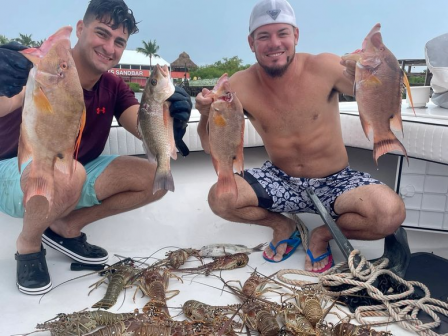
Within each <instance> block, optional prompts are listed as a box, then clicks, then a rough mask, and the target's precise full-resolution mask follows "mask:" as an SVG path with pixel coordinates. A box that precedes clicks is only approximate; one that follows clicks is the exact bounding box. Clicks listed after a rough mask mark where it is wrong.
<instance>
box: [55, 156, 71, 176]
mask: <svg viewBox="0 0 448 336" xmlns="http://www.w3.org/2000/svg"><path fill="white" fill-rule="evenodd" d="M61 157H62V158H59V157H56V159H55V162H54V168H55V169H57V170H59V171H60V172H61V173H63V174H66V175H69V176H70V177H72V174H73V172H74V170H75V164H74V160H73V152H70V151H69V152H65V153H64V154H63V155H62V156H61Z"/></svg>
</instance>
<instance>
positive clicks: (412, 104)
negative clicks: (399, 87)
mask: <svg viewBox="0 0 448 336" xmlns="http://www.w3.org/2000/svg"><path fill="white" fill-rule="evenodd" d="M403 83H404V85H405V86H406V93H407V95H408V97H409V101H410V102H411V106H412V111H414V116H417V114H416V113H415V109H414V102H413V100H412V94H411V85H410V84H409V80H408V76H406V72H405V71H404V70H403Z"/></svg>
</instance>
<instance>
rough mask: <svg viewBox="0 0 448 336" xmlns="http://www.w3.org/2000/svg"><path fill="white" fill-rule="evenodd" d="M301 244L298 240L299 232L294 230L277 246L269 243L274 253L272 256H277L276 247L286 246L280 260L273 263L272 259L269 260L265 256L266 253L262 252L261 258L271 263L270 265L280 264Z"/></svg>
mask: <svg viewBox="0 0 448 336" xmlns="http://www.w3.org/2000/svg"><path fill="white" fill-rule="evenodd" d="M301 242H302V239H301V238H300V232H299V231H298V230H295V231H294V232H293V233H292V235H291V236H290V237H289V238H288V239H283V240H280V241H279V242H278V243H277V245H275V246H274V244H272V242H270V243H269V247H270V248H271V250H272V251H273V252H274V256H275V255H276V254H277V247H278V246H279V245H280V244H284V243H286V244H288V246H287V247H286V251H285V254H284V255H283V258H282V260H280V261H275V260H274V259H271V258H269V257H268V256H267V255H266V252H263V258H264V260H266V261H269V262H272V263H278V262H281V261H283V260H286V259H288V258H289V257H290V256H291V255H292V254H293V253H294V252H295V250H296V249H297V247H299V245H300V243H301Z"/></svg>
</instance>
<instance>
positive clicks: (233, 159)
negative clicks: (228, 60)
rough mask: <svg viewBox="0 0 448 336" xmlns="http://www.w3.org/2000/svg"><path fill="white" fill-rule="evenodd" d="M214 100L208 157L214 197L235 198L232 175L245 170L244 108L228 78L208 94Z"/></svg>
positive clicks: (209, 126) (209, 122)
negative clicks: (215, 179)
mask: <svg viewBox="0 0 448 336" xmlns="http://www.w3.org/2000/svg"><path fill="white" fill-rule="evenodd" d="M208 96H211V97H212V98H213V103H212V104H211V107H210V114H209V118H208V131H209V139H210V154H211V156H212V161H213V166H214V167H215V171H216V173H217V174H218V184H217V193H218V194H219V195H222V194H225V193H230V194H231V195H234V196H235V198H236V196H237V186H236V182H235V177H234V175H233V174H234V173H233V168H235V170H236V172H239V173H242V172H243V170H244V157H243V140H244V113H243V106H242V105H241V102H240V101H239V99H238V98H237V96H236V94H235V92H232V91H231V88H230V83H229V79H228V77H227V74H224V75H222V76H221V78H220V79H219V80H218V83H217V84H216V85H215V87H214V88H213V90H212V91H211V92H210V93H208Z"/></svg>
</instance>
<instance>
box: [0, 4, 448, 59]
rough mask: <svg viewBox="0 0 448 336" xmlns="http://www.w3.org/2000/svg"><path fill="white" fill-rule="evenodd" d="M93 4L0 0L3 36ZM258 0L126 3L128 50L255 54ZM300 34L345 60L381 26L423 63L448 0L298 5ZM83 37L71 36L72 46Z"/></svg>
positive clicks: (388, 39)
mask: <svg viewBox="0 0 448 336" xmlns="http://www.w3.org/2000/svg"><path fill="white" fill-rule="evenodd" d="M88 2H89V1H88V0H20V1H13V0H0V4H1V6H0V34H2V35H5V36H6V37H8V38H15V37H18V36H19V33H22V34H28V35H29V34H32V38H33V40H42V39H44V38H47V37H48V36H50V35H51V34H52V33H54V32H55V31H56V30H57V29H59V28H60V27H62V26H65V25H71V26H73V27H74V26H75V25H76V22H77V21H78V20H79V19H81V18H82V17H83V15H84V12H85V9H86V8H87V4H88ZM256 2H257V0H221V1H218V0H190V1H186V0H127V1H126V3H127V4H128V6H129V7H130V8H131V9H132V10H133V11H134V15H135V18H136V20H137V21H140V23H139V29H140V32H139V33H138V34H136V35H133V36H131V37H130V39H129V42H128V47H127V49H135V48H138V47H140V46H142V40H145V41H148V40H154V39H156V40H157V44H158V45H159V47H160V49H159V55H160V56H161V57H162V58H164V59H165V60H166V61H168V62H173V61H174V60H175V59H177V57H178V56H179V54H180V53H181V52H183V51H185V52H187V53H188V54H189V55H190V57H191V59H192V60H193V61H194V62H195V63H196V64H198V65H205V64H212V63H214V62H216V61H218V60H221V59H222V58H223V57H233V56H238V57H240V58H241V59H242V60H243V63H244V64H248V63H250V64H252V63H254V62H255V57H254V56H253V54H252V52H251V51H250V49H249V46H248V44H247V34H248V26H249V23H248V22H249V16H250V12H251V10H252V7H253V6H254V4H255V3H256ZM290 3H291V5H292V6H293V8H294V10H295V13H296V17H297V23H298V26H299V29H300V38H299V44H298V46H297V51H299V52H308V53H312V54H317V53H321V52H331V53H335V54H338V55H342V54H344V53H347V52H351V51H353V50H355V49H358V48H360V47H361V44H362V40H363V39H364V37H365V35H366V34H367V33H368V32H369V31H370V29H371V28H372V27H373V26H374V25H375V24H376V23H377V22H379V23H381V25H382V30H381V32H382V35H383V41H384V43H385V44H386V46H387V47H388V48H389V49H390V50H391V51H392V52H393V53H394V54H395V56H396V57H397V58H398V59H402V58H424V57H425V54H424V46H425V43H426V42H427V41H428V40H430V39H432V38H434V37H436V36H439V35H441V34H444V33H448V17H447V13H448V0H430V1H429V0H363V1H360V0H312V1H311V0H307V1H304V0H291V1H290ZM75 42H76V36H74V33H72V43H75Z"/></svg>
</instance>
